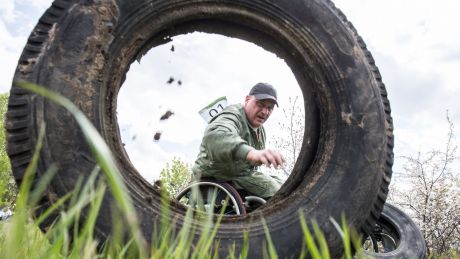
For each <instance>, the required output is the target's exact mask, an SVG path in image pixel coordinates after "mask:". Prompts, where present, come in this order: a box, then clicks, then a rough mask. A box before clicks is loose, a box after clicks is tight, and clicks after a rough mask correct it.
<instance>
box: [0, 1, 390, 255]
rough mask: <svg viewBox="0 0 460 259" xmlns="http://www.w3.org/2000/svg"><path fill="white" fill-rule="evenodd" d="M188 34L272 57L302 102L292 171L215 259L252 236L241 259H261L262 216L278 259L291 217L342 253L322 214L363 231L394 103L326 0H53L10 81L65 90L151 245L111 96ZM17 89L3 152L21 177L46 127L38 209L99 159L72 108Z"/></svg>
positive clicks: (376, 205) (293, 230)
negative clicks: (155, 52)
mask: <svg viewBox="0 0 460 259" xmlns="http://www.w3.org/2000/svg"><path fill="white" fill-rule="evenodd" d="M190 31H204V32H214V33H219V34H224V35H227V36H231V37H238V38H241V39H245V40H248V41H251V42H254V43H256V44H258V45H259V46H262V47H264V48H265V49H267V50H270V51H272V52H275V53H276V54H277V55H278V56H280V57H282V58H284V59H285V60H286V62H287V63H288V64H289V66H290V67H291V69H292V71H293V72H294V74H295V76H296V78H297V81H298V83H299V85H300V87H301V90H302V93H303V97H304V103H305V111H306V118H307V121H306V123H305V137H304V141H303V145H302V149H301V153H300V155H299V158H298V160H297V162H296V164H295V167H294V169H293V171H292V173H291V176H290V177H289V179H288V181H287V182H286V183H285V184H284V185H283V187H282V188H281V190H280V191H279V192H278V193H277V195H275V196H274V197H273V198H272V200H271V201H270V203H268V204H267V205H266V206H264V207H263V208H262V209H260V210H257V211H256V212H254V213H251V214H249V215H247V216H242V217H237V218H232V219H224V220H223V221H222V224H221V226H220V228H219V231H218V233H217V238H219V239H221V241H220V243H219V245H220V248H221V249H220V252H221V253H222V254H225V253H227V250H228V247H229V246H230V245H231V244H233V243H234V242H235V243H236V250H237V251H238V250H239V249H241V244H242V243H243V231H244V230H249V231H250V232H249V240H250V247H251V249H250V255H249V256H250V258H258V257H259V256H260V253H262V252H261V249H260V248H261V247H262V244H263V240H264V238H265V234H264V228H263V225H262V220H261V218H262V216H263V217H264V218H265V221H266V223H267V225H268V227H269V230H270V233H271V236H272V238H273V242H274V244H275V245H276V249H277V251H278V253H279V255H280V256H281V257H285V256H294V257H295V256H296V255H298V254H299V253H300V251H301V246H302V244H303V243H302V231H301V228H300V225H299V214H298V211H301V213H303V214H304V215H305V218H307V219H313V218H314V219H316V220H317V222H318V224H319V226H320V227H321V229H322V230H323V231H324V232H325V236H326V238H327V241H328V244H329V245H330V248H331V251H332V255H333V256H337V255H339V254H340V253H341V252H342V248H341V244H342V242H341V240H340V237H339V234H338V233H337V231H336V230H335V229H334V227H333V224H331V222H330V220H329V219H330V217H333V218H335V219H337V220H339V219H340V217H341V214H342V213H345V214H346V217H347V220H348V222H349V224H350V225H352V226H354V227H355V228H357V229H358V230H360V231H370V230H371V229H372V228H373V226H374V223H375V221H376V219H377V218H378V217H379V216H380V212H381V210H382V207H383V204H384V202H385V199H386V195H387V192H388V185H389V182H390V178H391V166H392V163H393V153H392V148H393V134H392V119H391V116H390V106H389V102H388V100H387V94H386V91H385V86H384V84H383V83H382V81H381V76H380V74H379V71H378V69H377V67H376V66H375V64H374V60H373V58H372V56H371V54H370V53H369V51H368V50H367V49H366V46H365V44H364V42H363V41H362V39H361V38H360V37H359V36H358V35H357V33H356V31H355V29H354V28H353V26H352V25H351V24H350V23H349V22H348V21H347V20H346V18H345V16H344V15H343V14H342V13H341V12H340V11H339V10H338V9H336V8H335V7H334V5H333V3H332V2H330V1H328V0H279V1H268V0H156V1H151V0H129V1H128V0H125V1H123V0H117V1H77V0H55V1H54V2H53V4H52V6H51V7H50V8H49V9H48V10H47V11H46V12H45V14H44V15H43V16H42V17H41V18H40V20H39V22H38V24H37V26H36V27H35V29H34V30H33V32H32V34H31V35H30V37H29V39H28V42H27V45H26V46H25V49H24V51H23V53H22V55H21V57H20V60H19V65H18V67H17V69H16V73H15V76H14V82H16V81H18V80H28V81H32V82H35V83H38V84H41V85H44V86H46V87H48V88H49V89H51V90H53V91H56V92H58V93H60V94H62V95H64V96H66V97H67V98H69V99H70V100H71V101H73V102H74V103H75V104H76V105H77V106H78V107H79V108H80V109H81V110H82V111H83V112H84V113H85V114H86V116H87V117H88V118H89V119H90V120H91V121H92V122H93V123H94V125H95V127H96V128H97V129H98V130H99V131H100V133H101V134H102V136H103V137H104V138H105V140H106V141H107V143H108V145H109V147H110V148H111V149H112V150H113V152H114V154H115V157H116V159H117V163H118V167H119V168H120V170H121V171H122V174H123V178H124V181H125V183H126V184H127V186H128V189H129V192H130V195H131V197H132V199H133V201H134V205H135V207H136V210H137V214H138V216H139V219H140V222H141V227H142V229H143V231H144V234H145V237H146V239H147V240H149V239H150V238H151V236H152V235H151V231H152V229H153V225H154V224H156V222H157V221H158V219H159V213H160V205H159V204H160V200H159V192H158V190H156V189H155V188H154V187H153V186H151V185H150V184H149V183H147V182H146V181H145V180H144V179H143V178H142V177H141V176H140V175H139V174H138V172H137V171H136V169H135V168H134V167H133V166H132V164H131V163H130V162H129V159H128V157H127V155H126V152H125V150H124V148H123V145H122V143H121V140H120V133H119V129H118V124H117V118H116V99H117V98H116V97H117V94H118V91H119V88H120V87H121V85H122V83H123V81H124V78H125V74H126V72H127V70H128V69H129V66H130V64H131V62H132V61H134V60H135V59H136V58H138V57H140V56H142V55H143V54H144V53H145V52H146V51H148V49H150V48H151V47H154V46H157V45H159V44H162V43H164V42H165V41H167V40H168V39H169V37H170V36H174V35H177V34H183V33H186V32H190ZM14 82H13V86H12V89H11V95H10V100H9V109H8V113H7V123H6V128H7V132H8V153H9V156H10V158H11V161H12V166H13V172H14V175H15V177H16V180H17V181H18V182H21V179H22V177H23V173H24V168H25V167H26V165H27V164H28V163H29V161H30V158H31V154H32V150H33V149H34V146H35V145H36V142H37V131H38V127H39V125H41V123H42V122H45V123H46V137H45V141H44V146H43V149H42V152H41V154H40V163H39V168H38V175H39V176H40V175H41V174H43V172H44V171H45V170H46V168H48V167H49V166H50V165H51V164H56V165H58V167H59V171H58V173H57V176H56V177H55V178H54V179H53V181H52V182H51V184H50V186H49V188H48V189H47V192H46V193H47V198H45V199H44V200H43V201H42V205H43V206H44V207H46V206H49V205H50V203H52V202H53V200H55V198H56V197H61V196H63V195H64V194H66V193H68V192H69V191H70V190H72V189H73V188H74V186H75V183H76V182H77V179H78V178H79V177H83V179H86V177H88V175H89V173H90V172H91V170H92V169H93V167H94V166H95V160H94V158H93V157H92V156H91V153H90V151H89V149H88V147H87V145H86V144H85V141H84V139H83V136H82V134H81V131H80V130H79V129H78V125H77V124H76V122H75V120H74V119H73V118H72V117H71V116H70V115H69V113H67V112H66V111H65V110H64V109H63V108H61V107H58V106H56V105H54V104H52V103H51V102H50V101H48V100H44V99H43V98H40V97H39V96H36V95H34V94H31V93H29V92H27V91H24V90H22V89H21V88H19V87H17V86H16V84H15V83H14ZM279 91H283V89H279ZM111 200H113V199H112V198H111V197H110V196H108V197H107V199H106V200H105V202H104V203H103V205H102V208H101V214H100V215H99V218H98V221H97V226H96V232H97V234H98V236H99V237H101V238H104V237H106V236H107V235H108V234H109V233H110V230H111V223H110V222H111V214H110V209H111V205H110V203H111V202H110V201H111ZM172 213H173V214H174V216H175V218H177V219H178V221H177V222H178V223H177V224H178V225H179V226H180V225H181V224H182V221H181V219H182V218H183V215H184V209H183V208H182V207H180V206H176V207H173V208H172ZM197 224H198V221H197ZM44 227H46V224H45V226H44Z"/></svg>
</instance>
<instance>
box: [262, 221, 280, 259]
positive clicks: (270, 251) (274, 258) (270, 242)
mask: <svg viewBox="0 0 460 259" xmlns="http://www.w3.org/2000/svg"><path fill="white" fill-rule="evenodd" d="M262 223H263V225H264V232H265V238H266V240H267V246H268V247H267V248H268V255H269V256H270V258H272V259H277V258H278V253H277V252H276V249H275V246H274V244H273V240H272V237H271V236H270V231H269V230H268V227H267V222H266V221H265V219H263V218H262Z"/></svg>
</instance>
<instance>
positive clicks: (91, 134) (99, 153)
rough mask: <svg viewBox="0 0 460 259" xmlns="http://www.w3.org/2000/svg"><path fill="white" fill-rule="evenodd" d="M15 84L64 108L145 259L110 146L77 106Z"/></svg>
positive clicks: (38, 89)
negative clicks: (105, 179) (77, 127)
mask: <svg viewBox="0 0 460 259" xmlns="http://www.w3.org/2000/svg"><path fill="white" fill-rule="evenodd" d="M17 85H18V86H20V87H22V88H24V89H27V90H29V91H31V92H34V93H36V94H39V95H41V96H43V97H45V98H47V99H49V100H51V101H53V102H55V103H57V104H59V105H61V106H63V107H64V108H66V109H67V110H68V111H69V112H70V113H71V114H72V115H73V116H74V118H75V120H76V121H77V122H78V124H79V126H80V128H81V130H82V132H83V135H84V136H85V139H86V141H87V143H88V145H89V147H90V149H91V151H92V153H93V155H94V156H95V158H96V161H97V162H98V164H99V166H100V167H101V168H102V171H103V172H104V174H105V176H106V178H107V181H108V185H109V187H110V189H111V192H112V194H113V196H114V198H115V200H116V201H117V203H118V205H119V206H120V208H121V209H122V211H123V212H124V214H125V216H126V220H127V223H128V226H129V229H130V231H131V234H132V235H133V238H134V240H135V242H136V243H137V246H138V248H139V252H140V254H141V256H142V257H143V258H146V257H147V256H146V252H145V249H144V248H145V240H144V238H143V236H142V233H141V231H140V229H139V224H138V220H137V216H136V214H135V209H134V206H133V205H132V201H131V198H130V197H129V195H126V194H127V193H128V190H127V187H126V186H125V184H124V182H123V181H122V178H121V174H120V172H119V170H118V168H117V167H116V163H115V160H114V158H113V156H112V154H111V152H110V149H109V147H108V146H107V144H106V143H105V142H104V140H103V139H102V137H101V136H100V134H99V132H98V131H97V130H96V128H94V126H93V125H92V124H91V122H90V121H89V120H88V119H87V118H86V116H85V115H84V114H83V113H82V112H81V111H80V110H79V109H78V107H76V106H75V105H74V104H73V103H72V102H70V101H69V100H68V99H66V98H64V97H62V96H61V95H59V94H57V93H54V92H52V91H50V90H48V89H46V88H44V87H41V86H39V85H36V84H33V83H29V82H24V81H21V82H17Z"/></svg>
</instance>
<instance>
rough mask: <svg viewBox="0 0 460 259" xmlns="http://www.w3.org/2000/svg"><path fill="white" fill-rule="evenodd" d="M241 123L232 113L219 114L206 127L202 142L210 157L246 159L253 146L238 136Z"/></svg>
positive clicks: (228, 159) (213, 158)
mask: <svg viewBox="0 0 460 259" xmlns="http://www.w3.org/2000/svg"><path fill="white" fill-rule="evenodd" d="M241 127H242V125H241V124H240V122H239V121H238V119H237V118H235V117H234V115H231V114H230V115H221V116H219V117H218V118H217V119H216V120H215V121H214V122H212V124H211V125H209V127H208V128H207V129H206V132H205V135H204V137H203V144H204V146H205V148H206V150H207V154H208V155H209V157H210V159H211V160H213V161H216V162H228V161H232V160H246V157H247V154H248V153H249V151H251V150H255V149H254V147H252V146H250V145H248V143H247V141H246V140H244V139H243V138H241V137H240V135H239V133H240V129H241Z"/></svg>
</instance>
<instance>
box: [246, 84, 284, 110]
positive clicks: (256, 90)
mask: <svg viewBox="0 0 460 259" xmlns="http://www.w3.org/2000/svg"><path fill="white" fill-rule="evenodd" d="M249 95H253V96H254V97H255V98H256V99H257V100H264V99H270V100H273V101H274V102H275V104H276V106H278V101H277V100H276V98H277V95H276V90H275V88H274V87H273V86H272V85H271V84H267V83H257V84H256V85H255V86H253V87H252V88H251V91H249Z"/></svg>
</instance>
